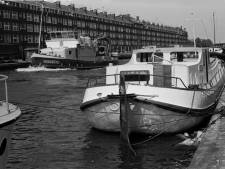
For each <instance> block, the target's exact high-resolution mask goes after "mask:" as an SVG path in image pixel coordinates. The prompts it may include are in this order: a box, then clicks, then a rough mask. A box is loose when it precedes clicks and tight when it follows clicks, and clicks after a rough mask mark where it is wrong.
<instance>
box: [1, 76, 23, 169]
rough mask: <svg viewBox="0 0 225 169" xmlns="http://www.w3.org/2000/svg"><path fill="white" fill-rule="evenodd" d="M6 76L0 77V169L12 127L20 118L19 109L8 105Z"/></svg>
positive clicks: (4, 161)
mask: <svg viewBox="0 0 225 169" xmlns="http://www.w3.org/2000/svg"><path fill="white" fill-rule="evenodd" d="M7 78H8V77H7V76H5V75H0V82H4V83H5V100H3V101H0V168H1V169H5V168H6V163H7V156H8V150H9V147H10V138H11V132H12V128H13V125H14V123H15V121H16V120H17V119H18V118H19V117H20V115H21V111H20V109H19V107H17V106H15V105H13V104H11V103H8V93H7V83H6V80H7Z"/></svg>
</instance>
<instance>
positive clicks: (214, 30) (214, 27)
mask: <svg viewBox="0 0 225 169" xmlns="http://www.w3.org/2000/svg"><path fill="white" fill-rule="evenodd" d="M213 43H214V45H215V43H216V24H215V15H214V12H213Z"/></svg>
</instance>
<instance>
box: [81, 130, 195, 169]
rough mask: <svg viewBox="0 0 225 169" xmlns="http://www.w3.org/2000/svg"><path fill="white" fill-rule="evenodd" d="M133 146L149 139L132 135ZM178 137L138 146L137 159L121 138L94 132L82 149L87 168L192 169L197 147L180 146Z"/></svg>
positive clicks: (135, 148)
mask: <svg viewBox="0 0 225 169" xmlns="http://www.w3.org/2000/svg"><path fill="white" fill-rule="evenodd" d="M131 137H132V139H131V140H132V143H135V142H138V141H140V140H143V139H147V136H143V135H141V136H140V135H132V136H131ZM180 141H181V140H180V138H179V137H177V136H175V135H174V136H160V137H158V138H156V139H155V140H152V141H150V142H147V143H145V144H141V145H138V146H134V150H135V151H136V153H137V155H136V156H134V155H133V153H132V152H131V151H130V150H129V149H128V147H127V146H125V145H124V144H123V143H122V142H121V140H120V136H119V134H118V133H117V134H113V133H105V132H101V131H98V130H94V129H91V130H90V132H89V133H88V134H87V135H86V139H85V142H86V143H87V145H86V146H85V147H83V148H82V152H83V157H84V159H85V160H84V163H83V164H82V166H84V167H85V168H98V169H103V168H104V169H105V168H108V169H115V168H118V169H150V168H152V169H157V168H158V169H165V168H167V169H174V168H177V169H178V168H180V169H181V168H185V167H188V165H189V162H190V159H191V157H192V155H193V153H194V151H195V147H188V146H182V147H177V146H176V144H177V143H179V142H180Z"/></svg>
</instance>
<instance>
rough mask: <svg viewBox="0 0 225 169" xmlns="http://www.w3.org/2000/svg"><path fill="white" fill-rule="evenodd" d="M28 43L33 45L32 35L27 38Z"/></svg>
mask: <svg viewBox="0 0 225 169" xmlns="http://www.w3.org/2000/svg"><path fill="white" fill-rule="evenodd" d="M27 42H28V43H33V36H32V35H28V36H27Z"/></svg>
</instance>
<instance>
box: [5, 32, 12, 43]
mask: <svg viewBox="0 0 225 169" xmlns="http://www.w3.org/2000/svg"><path fill="white" fill-rule="evenodd" d="M4 42H5V43H11V35H9V34H4Z"/></svg>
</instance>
